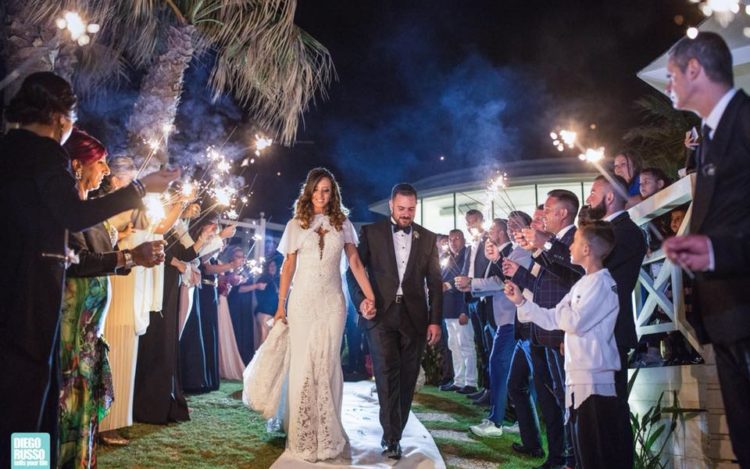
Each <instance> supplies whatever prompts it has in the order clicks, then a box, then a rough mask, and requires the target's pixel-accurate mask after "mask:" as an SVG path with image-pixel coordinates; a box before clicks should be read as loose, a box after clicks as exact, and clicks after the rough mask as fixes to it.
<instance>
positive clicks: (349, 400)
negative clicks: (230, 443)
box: [271, 381, 445, 469]
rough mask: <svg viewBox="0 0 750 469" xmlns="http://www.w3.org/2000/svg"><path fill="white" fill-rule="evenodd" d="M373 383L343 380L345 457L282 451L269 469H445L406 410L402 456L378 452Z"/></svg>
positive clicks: (377, 408)
mask: <svg viewBox="0 0 750 469" xmlns="http://www.w3.org/2000/svg"><path fill="white" fill-rule="evenodd" d="M374 386H375V383H373V382H372V381H360V382H358V383H344V398H343V409H342V412H341V419H342V421H343V424H344V430H346V434H347V435H348V436H349V443H350V445H351V448H349V447H347V448H346V450H344V453H345V455H346V456H345V457H341V458H339V459H336V460H329V461H322V462H318V463H314V464H313V463H310V462H307V461H303V460H300V459H296V458H293V457H292V456H291V455H290V454H289V453H288V452H284V454H282V455H281V456H280V457H279V459H277V460H276V461H275V462H274V463H273V465H272V466H271V469H307V468H310V469H312V468H321V467H322V468H336V469H342V468H352V469H361V468H389V467H397V468H409V469H445V462H444V461H443V457H442V456H440V451H438V448H437V446H435V441H434V440H433V439H432V436H431V435H430V433H429V432H428V431H427V429H426V428H425V427H424V425H422V423H421V422H420V421H419V420H418V419H417V417H415V416H414V413H413V412H412V413H409V421H408V422H407V424H406V428H405V429H404V434H403V436H402V437H401V449H402V450H403V456H402V457H401V459H400V460H399V461H395V460H393V459H388V458H386V457H385V456H383V455H381V454H380V453H381V452H382V451H383V450H382V448H381V447H380V439H381V437H382V436H383V430H382V429H381V428H380V420H379V418H378V413H379V412H380V406H379V405H378V396H377V394H375V393H374V392H373V388H374Z"/></svg>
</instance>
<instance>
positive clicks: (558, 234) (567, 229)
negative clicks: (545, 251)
mask: <svg viewBox="0 0 750 469" xmlns="http://www.w3.org/2000/svg"><path fill="white" fill-rule="evenodd" d="M572 228H575V225H574V224H570V225H568V226H566V227H565V228H563V229H561V230H560V231H558V232H557V233H555V239H562V237H563V236H565V233H567V232H568V231H570V230H571V229H572Z"/></svg>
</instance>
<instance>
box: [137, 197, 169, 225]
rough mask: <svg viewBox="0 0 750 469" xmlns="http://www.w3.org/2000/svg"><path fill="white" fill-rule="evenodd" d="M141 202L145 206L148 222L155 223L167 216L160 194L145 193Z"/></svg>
mask: <svg viewBox="0 0 750 469" xmlns="http://www.w3.org/2000/svg"><path fill="white" fill-rule="evenodd" d="M143 204H144V205H145V206H146V216H147V217H148V220H149V222H150V223H152V224H154V225H155V224H157V223H159V222H160V221H162V220H163V219H164V218H165V217H166V216H167V212H166V210H164V203H163V202H162V200H161V196H158V195H147V196H146V197H144V198H143Z"/></svg>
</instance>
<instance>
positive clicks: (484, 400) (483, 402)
mask: <svg viewBox="0 0 750 469" xmlns="http://www.w3.org/2000/svg"><path fill="white" fill-rule="evenodd" d="M472 405H477V406H481V407H485V406H488V405H490V393H488V392H487V393H485V394H484V395H483V396H482V397H480V398H479V399H473V400H472Z"/></svg>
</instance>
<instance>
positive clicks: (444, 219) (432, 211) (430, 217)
mask: <svg viewBox="0 0 750 469" xmlns="http://www.w3.org/2000/svg"><path fill="white" fill-rule="evenodd" d="M419 211H421V213H422V217H423V220H422V223H420V224H421V225H423V226H424V227H425V228H427V229H428V230H430V231H433V232H435V233H440V234H448V232H449V231H450V230H452V229H453V227H454V223H455V221H454V218H453V216H454V214H453V211H454V209H453V193H449V194H445V195H439V196H435V197H424V198H422V203H421V204H420V210H419Z"/></svg>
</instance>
